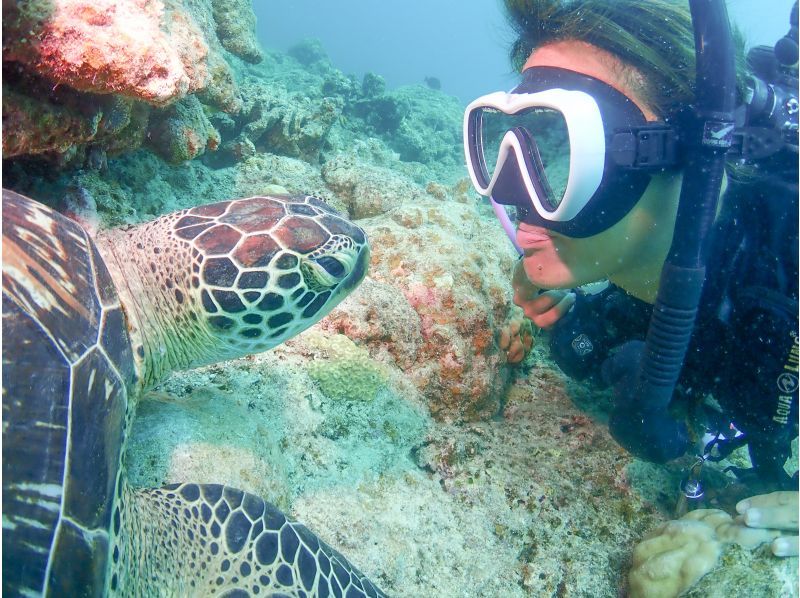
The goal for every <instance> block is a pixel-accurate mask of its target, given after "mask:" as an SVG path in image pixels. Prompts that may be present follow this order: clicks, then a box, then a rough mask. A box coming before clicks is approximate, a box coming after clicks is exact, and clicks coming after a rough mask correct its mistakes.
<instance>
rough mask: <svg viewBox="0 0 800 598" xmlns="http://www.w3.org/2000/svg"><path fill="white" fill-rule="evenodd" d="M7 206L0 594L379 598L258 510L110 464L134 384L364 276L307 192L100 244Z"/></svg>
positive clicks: (356, 234)
mask: <svg viewBox="0 0 800 598" xmlns="http://www.w3.org/2000/svg"><path fill="white" fill-rule="evenodd" d="M3 204H4V205H3V216H4V218H3V252H4V255H3V336H4V339H5V341H6V342H4V344H3V463H2V473H3V497H2V503H3V504H2V506H3V549H4V550H3V557H2V559H3V567H4V571H3V592H4V594H6V595H9V596H18V595H42V594H43V595H47V596H78V595H89V596H104V595H108V594H109V593H110V594H117V593H119V594H121V595H133V596H148V595H161V594H166V595H197V594H201V595H215V596H222V595H225V596H249V595H256V594H260V593H262V592H263V593H264V594H265V595H272V596H279V595H287V596H288V595H293V596H312V595H318V596H328V595H334V596H344V595H347V596H378V595H381V594H380V592H378V591H377V590H375V589H374V588H373V586H372V585H371V584H370V583H369V582H368V581H367V580H366V579H364V578H363V575H361V573H359V572H358V571H357V570H356V569H355V568H353V567H352V566H351V565H350V564H349V563H348V562H347V561H346V560H345V559H344V557H342V556H341V555H339V554H338V553H337V552H336V551H335V550H333V549H331V548H330V547H328V546H327V545H326V544H324V543H322V542H320V541H319V540H317V539H316V538H315V537H314V536H313V535H312V534H310V532H308V531H307V530H306V529H305V528H304V527H302V526H301V525H299V524H296V523H292V522H289V521H288V520H287V519H286V518H285V517H284V515H283V514H282V513H280V511H278V510H277V509H275V508H274V507H273V506H272V505H269V504H268V503H265V502H264V501H263V500H261V499H260V498H257V497H255V496H252V495H249V494H246V493H244V492H242V491H240V490H236V489H233V488H228V487H223V486H219V485H213V484H210V485H198V484H182V485H178V484H176V485H172V486H166V487H164V488H161V489H155V490H137V491H134V490H132V489H131V488H130V487H129V486H128V485H127V484H126V482H125V479H124V475H123V467H122V461H123V454H124V448H125V439H126V438H125V437H126V432H127V429H128V427H129V425H130V421H131V418H132V417H133V413H134V410H135V405H136V399H137V398H138V396H139V395H140V393H141V392H142V390H143V389H144V388H146V387H148V386H149V385H152V384H154V383H156V382H158V381H159V380H160V379H162V378H163V377H164V376H165V375H167V374H168V373H169V372H170V371H171V370H172V369H175V368H177V367H192V366H193V365H197V364H199V363H211V362H213V361H215V360H219V359H223V358H227V357H232V356H238V355H245V354H248V353H251V352H253V351H257V350H264V349H266V348H268V347H271V346H275V345H276V344H278V343H280V342H282V341H283V340H285V339H286V338H288V337H290V336H291V335H293V334H296V333H297V332H300V331H301V330H303V329H305V328H306V327H308V326H309V325H311V324H312V323H314V322H315V321H317V320H318V319H319V318H320V317H321V316H322V315H324V313H326V311H327V309H330V308H331V307H332V306H333V305H335V304H336V303H337V302H338V301H340V300H341V299H342V298H344V297H345V296H346V295H347V293H348V292H349V291H350V290H352V289H353V288H355V286H356V285H357V284H358V283H359V282H360V280H361V279H362V278H363V276H364V274H365V272H366V267H367V263H368V260H369V249H368V247H367V245H366V239H365V237H364V235H363V232H362V231H361V230H360V229H359V228H358V227H356V226H355V225H352V224H350V223H348V222H346V221H345V220H343V219H341V218H339V217H338V216H335V215H334V214H335V213H334V212H333V211H331V210H329V209H327V208H325V207H324V206H323V205H321V203H320V202H319V200H316V199H314V198H309V197H303V198H295V199H292V198H275V197H272V198H267V197H255V198H249V199H243V200H232V201H228V202H223V203H221V204H212V205H208V206H200V207H197V208H192V209H190V210H184V211H182V212H177V213H174V214H169V215H166V216H163V217H161V218H159V219H157V220H155V221H153V222H150V223H146V224H144V225H140V226H138V227H125V228H123V229H117V230H112V231H104V232H103V233H101V234H99V235H98V237H97V238H96V239H95V240H92V239H91V238H90V237H89V236H88V234H87V233H86V231H84V230H83V229H82V228H81V227H80V226H79V225H78V224H77V223H75V222H73V221H72V220H69V219H67V218H65V217H63V216H61V215H59V214H58V213H56V212H54V211H52V210H50V209H49V208H47V207H45V206H43V205H41V204H38V203H36V202H34V201H32V200H30V199H28V198H25V197H23V196H21V195H18V194H16V193H13V192H9V191H4V192H3ZM323 219H325V224H323ZM294 226H297V227H298V228H299V229H302V230H298V231H297V233H296V234H295V233H292V232H291V231H287V227H294ZM309 231H311V232H310V233H309ZM357 238H360V239H362V241H360V242H359V241H356V240H355V239H357ZM330 260H333V262H331V261H330ZM334 262H335V263H334ZM279 272H280V274H279ZM287 277H291V278H289V279H287ZM282 280H283V283H282V282H281V281H282ZM287 280H290V281H291V285H287V282H286V281H287ZM287 287H288V288H287ZM300 297H302V300H300ZM298 300H299V302H298ZM312 307H313V310H311V311H309V308H312ZM144 546H147V550H143V549H142V547H144ZM332 564H333V566H331V565H332Z"/></svg>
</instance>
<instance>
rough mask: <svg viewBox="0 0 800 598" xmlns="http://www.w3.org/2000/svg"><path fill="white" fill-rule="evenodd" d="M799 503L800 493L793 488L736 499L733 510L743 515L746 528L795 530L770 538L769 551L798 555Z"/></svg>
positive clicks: (779, 554) (778, 554)
mask: <svg viewBox="0 0 800 598" xmlns="http://www.w3.org/2000/svg"><path fill="white" fill-rule="evenodd" d="M798 502H800V493H798V492H795V491H780V492H772V493H770V494H759V495H757V496H752V497H750V498H747V499H745V500H742V501H739V503H738V504H737V505H736V512H737V513H739V514H740V515H742V518H743V520H744V523H745V524H746V525H747V526H748V527H753V528H764V529H778V530H782V531H789V532H794V533H793V534H790V535H786V536H781V537H779V538H775V540H773V541H772V553H773V554H774V555H775V556H797V555H798V536H797V529H798V527H797V526H798V524H797V515H798V512H797V511H798Z"/></svg>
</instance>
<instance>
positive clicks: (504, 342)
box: [497, 326, 511, 351]
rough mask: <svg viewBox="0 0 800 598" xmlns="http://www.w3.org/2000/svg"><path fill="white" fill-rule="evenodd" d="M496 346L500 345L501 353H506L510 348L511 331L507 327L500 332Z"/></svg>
mask: <svg viewBox="0 0 800 598" xmlns="http://www.w3.org/2000/svg"><path fill="white" fill-rule="evenodd" d="M497 344H498V345H500V348H501V349H502V350H503V351H507V350H508V348H509V347H510V346H511V330H510V328H509V327H508V326H506V327H505V328H503V329H502V330H501V331H500V338H499V339H498V340H497Z"/></svg>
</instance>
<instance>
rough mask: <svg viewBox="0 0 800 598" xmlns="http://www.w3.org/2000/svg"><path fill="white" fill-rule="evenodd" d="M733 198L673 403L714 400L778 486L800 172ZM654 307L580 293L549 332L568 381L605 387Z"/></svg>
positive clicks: (788, 436) (794, 399) (787, 411)
mask: <svg viewBox="0 0 800 598" xmlns="http://www.w3.org/2000/svg"><path fill="white" fill-rule="evenodd" d="M783 174H784V176H783V177H773V178H766V179H765V178H760V179H759V180H758V182H757V183H753V184H749V185H741V184H740V185H734V184H731V186H730V187H729V189H728V192H727V193H726V196H725V200H724V202H723V208H722V211H721V213H720V215H719V217H718V218H717V221H716V223H715V227H714V230H713V232H712V235H711V238H710V244H709V251H708V260H707V269H706V273H707V275H706V283H705V286H704V290H703V297H702V300H701V305H700V309H699V311H698V318H697V323H696V327H695V331H694V334H693V336H692V342H691V345H690V347H689V351H688V353H687V356H686V360H685V364H684V368H683V370H682V372H681V377H680V380H679V383H678V388H677V389H676V394H675V396H674V397H673V403H675V402H676V401H683V402H684V404H686V403H698V402H699V400H698V399H700V398H702V397H705V396H706V395H707V394H709V393H711V394H713V396H714V398H715V399H716V401H717V402H718V403H719V405H720V406H721V407H722V409H723V417H724V419H725V420H727V421H728V422H731V423H733V424H734V425H735V427H736V428H737V429H738V430H740V431H741V432H743V434H744V436H743V437H742V438H740V439H739V440H738V441H736V442H729V443H728V444H729V447H732V446H735V445H737V444H742V443H743V442H747V444H748V447H749V449H750V454H751V457H752V461H753V464H754V468H755V470H754V472H751V473H755V474H756V475H757V476H758V477H759V478H760V479H761V481H762V482H764V483H766V484H767V485H770V486H773V487H784V488H788V487H792V485H793V484H794V486H796V483H793V482H792V481H790V480H789V478H788V476H787V475H786V473H785V472H784V471H783V464H784V462H785V460H786V458H787V457H788V456H789V454H790V453H791V441H792V439H794V438H795V437H796V436H797V433H798V430H797V421H798V391H797V389H798V336H797V334H798V303H797V299H798V187H797V171H796V169H795V170H794V171H793V172H792V171H791V170H790V171H789V172H788V173H783ZM787 180H789V181H792V182H791V183H787V182H785V181H787ZM651 311H652V308H651V306H650V305H648V304H646V303H644V302H642V301H639V300H637V299H635V298H633V297H631V296H630V295H628V294H626V293H625V292H624V291H622V290H621V289H619V288H617V287H614V286H613V285H612V286H611V287H609V289H608V290H606V291H604V292H602V293H600V294H597V295H593V296H589V295H585V294H582V293H580V292H578V299H577V301H576V304H575V307H574V308H573V309H572V310H571V311H570V313H569V314H568V315H567V316H565V317H564V318H562V320H561V321H559V322H558V323H557V324H556V325H555V326H554V327H553V329H552V330H551V337H550V339H551V342H550V345H551V354H552V356H553V358H554V359H555V361H556V363H558V364H559V366H561V368H562V369H563V370H564V371H565V372H566V373H567V374H568V375H570V376H573V377H576V378H587V377H590V378H593V379H595V380H597V381H601V379H602V376H601V371H602V365H603V363H604V362H605V361H606V359H607V358H608V357H609V356H610V355H612V354H613V353H614V350H615V348H617V347H619V346H620V345H621V344H623V343H625V342H627V341H629V340H634V339H641V340H643V339H644V337H645V334H646V332H647V326H648V322H649V318H650V312H651Z"/></svg>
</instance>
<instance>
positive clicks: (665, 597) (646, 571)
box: [628, 509, 797, 598]
mask: <svg viewBox="0 0 800 598" xmlns="http://www.w3.org/2000/svg"><path fill="white" fill-rule="evenodd" d="M779 535H780V532H778V531H777V530H762V529H754V528H749V527H747V526H746V525H745V524H744V522H743V521H742V520H741V518H740V517H737V518H736V519H734V518H733V517H731V516H730V515H728V514H727V513H726V512H725V511H721V510H719V509H698V510H695V511H690V512H689V513H687V514H686V515H684V516H683V517H682V518H680V519H678V520H675V521H667V522H666V523H663V524H661V525H659V526H658V527H657V528H655V529H654V530H652V531H651V532H649V533H648V534H647V535H646V536H645V538H644V540H643V541H642V542H641V543H640V544H638V545H637V546H636V548H635V549H634V551H633V557H632V566H631V570H630V573H629V574H628V583H629V587H630V595H631V598H675V597H677V596H679V595H681V594H682V593H683V592H685V591H686V590H688V589H689V588H692V587H693V586H695V585H696V584H697V582H698V581H699V580H700V579H701V578H703V576H704V575H706V574H708V573H709V572H710V571H712V570H713V569H714V568H715V567H716V566H717V564H718V562H719V560H720V557H721V556H722V555H723V550H724V548H725V545H726V544H736V545H737V546H739V547H741V548H744V549H749V550H752V549H754V548H757V547H758V546H760V545H761V544H764V543H766V542H769V541H771V540H772V539H773V538H775V537H778V536H779ZM737 552H739V551H737V550H736V549H732V550H729V551H728V554H736V553H737ZM765 556H767V559H768V560H769V558H770V557H769V555H765ZM727 560H728V561H731V560H734V561H735V560H737V559H731V558H730V557H729V558H728V559H727ZM746 560H752V559H746ZM772 560H773V565H777V564H778V563H780V561H777V559H774V558H773V559H772ZM794 560H795V561H796V559H794ZM776 561H777V562H776ZM791 561H792V559H786V561H785V562H784V563H782V565H783V566H777V567H775V566H773V567H767V568H764V567H763V565H762V566H761V568H762V569H766V570H765V571H764V572H762V574H760V575H758V576H756V575H753V574H752V572H751V573H750V575H748V576H747V577H749V578H750V579H749V580H748V581H747V583H745V584H740V585H739V586H736V585H734V586H733V587H734V588H736V590H737V592H741V593H742V594H743V595H751V594H752V592H749V591H746V590H744V589H743V587H742V586H743V585H745V586H746V585H751V586H753V587H754V588H760V591H761V592H763V588H764V586H765V585H771V586H772V587H774V588H775V589H776V591H775V592H763V594H762V595H778V593H780V592H779V591H777V590H778V589H779V588H781V587H782V586H783V585H784V580H786V579H788V577H790V576H786V575H785V574H784V575H781V570H786V571H790V570H791V567H792V563H791ZM729 564H731V563H730V562H728V563H725V565H726V566H728V565H729ZM794 568H795V569H796V564H795V565H794ZM717 585H718V580H716V581H715V582H714V583H711V584H709V583H706V584H705V589H704V590H699V594H697V595H699V596H707V595H708V588H713V587H716V586H717ZM796 585H797V584H796V582H795V588H796ZM716 592H717V593H719V594H720V595H724V594H725V592H724V591H721V590H720V589H719V588H717V589H716ZM794 593H796V589H795V592H794Z"/></svg>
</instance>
